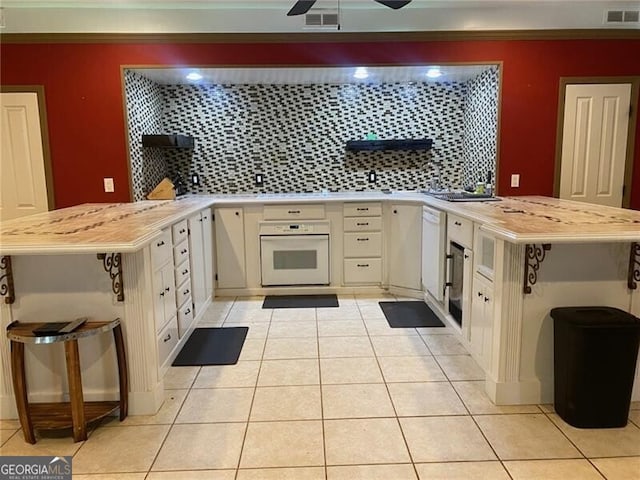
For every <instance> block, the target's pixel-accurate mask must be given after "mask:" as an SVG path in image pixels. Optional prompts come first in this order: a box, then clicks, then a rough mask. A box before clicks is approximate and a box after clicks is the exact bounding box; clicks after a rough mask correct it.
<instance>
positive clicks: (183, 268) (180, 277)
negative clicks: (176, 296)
mask: <svg viewBox="0 0 640 480" xmlns="http://www.w3.org/2000/svg"><path fill="white" fill-rule="evenodd" d="M175 276H176V285H182V284H183V283H184V282H185V280H187V279H188V278H189V277H190V276H191V267H190V266H189V261H188V260H187V261H184V262H182V263H181V264H180V265H178V266H177V267H176V274H175Z"/></svg>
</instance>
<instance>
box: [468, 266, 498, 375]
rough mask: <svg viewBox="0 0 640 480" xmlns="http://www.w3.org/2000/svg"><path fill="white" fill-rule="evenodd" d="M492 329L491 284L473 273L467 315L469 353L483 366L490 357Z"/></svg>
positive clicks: (485, 365)
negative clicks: (469, 308)
mask: <svg viewBox="0 0 640 480" xmlns="http://www.w3.org/2000/svg"><path fill="white" fill-rule="evenodd" d="M492 329H493V286H492V285H491V283H490V282H489V281H487V280H486V279H485V278H484V277H482V276H481V275H474V277H473V291H472V294H471V313H470V315H469V345H470V346H471V354H472V355H473V357H474V358H475V359H476V361H477V362H478V363H479V364H480V366H481V367H483V368H486V367H487V366H488V364H489V362H490V359H491V358H490V357H491V350H492V347H491V342H492V333H493V332H492Z"/></svg>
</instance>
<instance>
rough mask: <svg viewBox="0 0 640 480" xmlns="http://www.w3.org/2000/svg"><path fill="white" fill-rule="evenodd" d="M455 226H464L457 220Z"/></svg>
mask: <svg viewBox="0 0 640 480" xmlns="http://www.w3.org/2000/svg"><path fill="white" fill-rule="evenodd" d="M453 224H454V225H457V226H458V227H461V226H462V224H461V223H460V222H458V221H457V220H456V221H455V222H453Z"/></svg>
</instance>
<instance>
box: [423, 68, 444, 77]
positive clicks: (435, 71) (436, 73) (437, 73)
mask: <svg viewBox="0 0 640 480" xmlns="http://www.w3.org/2000/svg"><path fill="white" fill-rule="evenodd" d="M426 75H427V77H429V78H438V77H441V76H442V70H440V68H439V67H432V68H430V69H429V70H427V73H426Z"/></svg>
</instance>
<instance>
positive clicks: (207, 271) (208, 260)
mask: <svg viewBox="0 0 640 480" xmlns="http://www.w3.org/2000/svg"><path fill="white" fill-rule="evenodd" d="M200 217H201V219H202V250H203V253H204V255H203V262H204V290H205V301H206V300H207V299H208V298H209V297H212V296H213V272H214V268H213V222H212V218H211V209H210V208H205V209H204V210H202V212H200Z"/></svg>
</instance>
